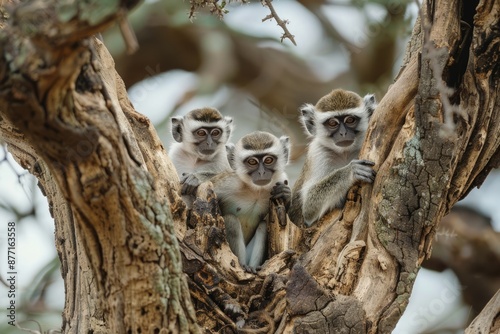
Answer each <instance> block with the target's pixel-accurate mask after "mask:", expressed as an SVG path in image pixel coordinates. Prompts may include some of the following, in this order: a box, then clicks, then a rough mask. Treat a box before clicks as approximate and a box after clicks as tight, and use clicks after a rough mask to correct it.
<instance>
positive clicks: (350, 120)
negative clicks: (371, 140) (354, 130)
mask: <svg viewBox="0 0 500 334" xmlns="http://www.w3.org/2000/svg"><path fill="white" fill-rule="evenodd" d="M344 122H345V124H354V123H356V119H355V118H354V117H352V116H347V117H346V118H345V119H344Z"/></svg>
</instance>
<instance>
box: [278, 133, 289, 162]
mask: <svg viewBox="0 0 500 334" xmlns="http://www.w3.org/2000/svg"><path fill="white" fill-rule="evenodd" d="M280 143H281V147H282V150H283V156H284V157H285V163H286V164H287V163H288V161H289V159H290V138H289V137H287V136H281V137H280Z"/></svg>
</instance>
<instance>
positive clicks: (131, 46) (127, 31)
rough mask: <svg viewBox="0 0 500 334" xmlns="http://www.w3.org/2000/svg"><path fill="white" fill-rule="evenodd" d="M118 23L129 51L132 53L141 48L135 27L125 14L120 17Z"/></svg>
mask: <svg viewBox="0 0 500 334" xmlns="http://www.w3.org/2000/svg"><path fill="white" fill-rule="evenodd" d="M118 25H119V27H120V32H121V33H122V36H123V40H124V41H125V45H126V46H127V53H128V54H129V55H131V54H133V53H134V52H136V51H137V50H138V49H139V42H137V37H136V36H135V32H134V29H133V28H132V26H131V25H130V22H129V21H128V19H127V16H125V15H124V16H122V17H121V18H120V19H118Z"/></svg>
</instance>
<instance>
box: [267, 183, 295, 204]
mask: <svg viewBox="0 0 500 334" xmlns="http://www.w3.org/2000/svg"><path fill="white" fill-rule="evenodd" d="M271 199H273V200H279V199H281V200H282V201H283V204H284V205H285V209H286V210H287V211H288V208H289V207H290V202H291V199H292V190H291V189H290V187H289V186H288V181H287V180H285V182H276V185H275V186H274V187H273V190H271Z"/></svg>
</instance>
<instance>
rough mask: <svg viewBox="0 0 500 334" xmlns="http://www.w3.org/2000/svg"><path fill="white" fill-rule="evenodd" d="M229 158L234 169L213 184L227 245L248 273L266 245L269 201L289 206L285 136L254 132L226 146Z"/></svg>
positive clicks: (217, 177)
mask: <svg viewBox="0 0 500 334" xmlns="http://www.w3.org/2000/svg"><path fill="white" fill-rule="evenodd" d="M227 149H228V158H229V162H230V164H231V167H232V168H233V170H232V171H230V172H224V173H222V174H219V175H217V176H215V177H214V178H213V179H212V180H211V181H212V183H213V184H214V189H215V193H216V195H217V198H218V201H219V206H220V209H221V211H222V215H223V217H224V222H225V229H226V237H227V241H228V243H229V246H230V248H231V250H232V251H233V253H234V254H236V256H237V257H238V260H239V262H240V264H241V265H242V266H243V268H244V269H245V270H247V271H251V272H255V270H256V269H257V268H258V267H259V266H260V265H261V264H262V263H263V261H264V257H265V252H266V246H267V227H266V222H265V220H264V218H265V216H266V215H267V213H268V211H269V200H270V199H281V200H283V202H284V204H285V207H288V206H289V204H290V197H291V191H290V188H289V187H288V181H287V176H286V174H285V166H286V165H287V164H288V157H289V152H290V143H289V138H288V137H285V136H283V137H281V138H279V139H278V138H277V137H276V136H274V135H272V134H270V133H267V132H261V131H256V132H252V133H250V134H248V135H246V136H244V137H243V138H241V139H240V140H239V141H238V142H237V143H236V145H228V147H227Z"/></svg>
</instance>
